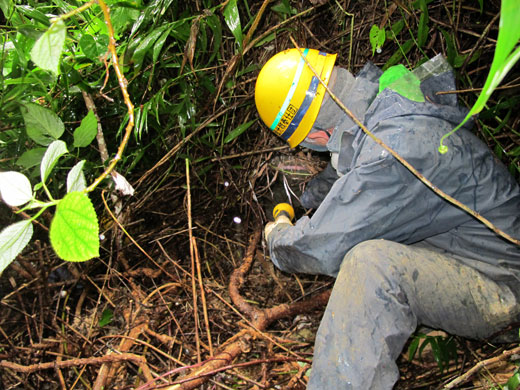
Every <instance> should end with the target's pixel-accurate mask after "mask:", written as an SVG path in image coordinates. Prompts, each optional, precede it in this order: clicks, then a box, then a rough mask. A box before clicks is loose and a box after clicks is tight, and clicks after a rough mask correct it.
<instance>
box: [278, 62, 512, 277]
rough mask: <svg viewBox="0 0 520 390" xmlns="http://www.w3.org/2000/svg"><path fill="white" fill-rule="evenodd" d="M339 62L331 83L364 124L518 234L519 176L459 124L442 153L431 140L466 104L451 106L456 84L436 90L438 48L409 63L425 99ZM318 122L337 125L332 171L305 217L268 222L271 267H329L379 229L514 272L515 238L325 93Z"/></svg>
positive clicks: (504, 273) (441, 77)
mask: <svg viewBox="0 0 520 390" xmlns="http://www.w3.org/2000/svg"><path fill="white" fill-rule="evenodd" d="M338 71H340V75H341V77H339V78H338V80H340V81H337V82H336V84H335V86H334V87H333V92H334V93H335V94H336V95H337V96H338V97H339V98H340V100H341V101H342V102H343V103H344V104H345V106H346V107H348V108H349V109H351V110H352V111H353V112H354V114H355V115H356V116H357V117H358V118H359V119H360V120H361V121H362V122H363V123H364V124H365V126H366V127H367V128H368V130H370V131H371V132H372V133H373V134H374V135H375V136H377V137H378V138H379V139H381V140H382V141H383V142H384V143H385V144H386V145H388V146H389V147H390V148H392V149H393V150H394V151H396V152H397V153H398V154H399V155H400V156H402V157H403V158H404V159H405V160H406V161H408V162H409V163H410V164H412V165H413V166H414V167H415V168H416V169H417V170H418V171H419V172H420V173H422V174H423V175H424V176H425V177H426V178H427V179H429V180H430V181H431V182H432V183H433V184H434V185H435V186H436V187H438V188H439V189H441V190H442V191H444V192H445V193H447V194H449V195H451V196H452V197H454V198H455V199H457V200H459V201H460V202H462V203H463V204H465V205H467V206H468V207H470V208H472V209H473V210H475V211H477V212H478V213H480V214H481V215H483V216H484V217H486V218H487V219H488V220H490V221H491V222H492V223H493V224H494V225H495V226H497V227H499V228H500V229H502V230H503V231H505V232H507V233H508V234H510V235H511V236H513V237H515V238H517V239H518V238H520V190H519V186H518V183H517V182H516V181H515V180H514V178H513V177H512V176H511V175H510V174H509V172H508V171H507V169H506V168H505V167H504V165H503V164H502V163H501V162H500V161H498V160H497V159H496V158H495V157H494V155H493V154H492V153H491V152H490V150H489V149H488V148H487V146H486V145H485V144H483V143H482V142H481V141H480V140H479V139H477V137H475V136H474V135H473V134H472V133H470V132H469V131H468V130H467V129H464V128H463V129H460V130H458V131H457V132H456V133H455V134H453V135H452V136H450V137H449V138H448V139H447V140H446V141H445V145H447V146H448V147H449V151H448V152H447V153H446V154H444V155H441V154H440V153H439V152H438V150H437V148H438V146H439V141H440V139H441V137H442V136H443V135H444V134H446V133H447V132H448V131H450V130H451V129H453V128H454V127H455V126H456V125H457V124H458V123H460V122H461V121H462V120H463V118H464V117H465V115H466V112H467V111H466V110H464V109H461V108H460V107H458V105H457V101H456V95H455V94H439V95H437V92H438V91H446V90H454V89H455V84H454V78H453V74H452V72H451V70H450V69H449V67H448V68H447V67H446V63H445V61H444V59H443V58H442V57H435V58H434V59H433V60H430V61H429V62H427V63H425V64H424V65H422V66H421V67H420V68H418V69H417V70H416V71H414V73H415V74H416V75H417V77H418V78H419V79H420V80H421V90H422V92H423V94H424V96H425V98H426V101H425V102H423V103H419V102H415V101H411V100H408V99H407V98H405V97H403V96H401V95H399V94H398V93H396V92H394V91H392V90H390V89H385V90H383V91H382V92H381V93H379V94H378V79H379V77H380V75H381V71H380V70H379V69H378V68H376V67H375V66H374V65H372V64H367V65H366V66H365V67H364V68H363V70H362V71H361V72H360V74H359V75H358V76H357V77H353V76H352V75H351V74H350V73H348V72H347V71H346V70H343V69H338ZM315 126H316V127H320V126H323V128H325V127H326V128H330V127H332V126H335V130H334V133H333V135H332V137H331V139H330V141H329V143H328V144H327V148H328V149H329V151H330V152H331V153H332V156H333V160H334V166H335V168H336V170H337V173H338V178H337V180H335V181H334V182H333V184H332V186H331V188H330V190H329V191H328V193H327V194H326V196H325V198H324V199H323V201H322V202H321V204H320V205H319V207H318V208H317V209H316V211H315V213H314V215H313V216H312V217H311V218H309V217H303V218H301V219H299V220H298V221H297V222H296V224H295V225H294V226H289V225H279V226H277V227H276V228H275V229H274V230H273V232H272V234H271V235H270V237H269V242H268V245H269V249H270V254H271V259H272V261H273V262H274V263H275V265H277V266H278V268H280V269H282V270H284V271H288V272H302V273H310V274H326V275H331V276H335V275H336V274H337V272H338V270H339V267H340V264H341V262H342V260H343V257H344V256H345V254H346V253H347V252H348V251H349V250H350V249H351V248H352V247H354V246H355V245H356V244H358V243H360V242H363V241H366V240H370V239H375V238H382V239H386V240H391V241H395V242H399V243H403V244H408V245H416V244H418V245H421V246H428V247H429V248H430V249H434V250H438V251H440V252H448V253H449V254H451V255H452V256H453V257H455V258H457V259H459V260H460V261H462V262H463V263H465V264H467V265H469V266H471V267H473V268H475V269H477V270H479V271H481V272H484V273H485V274H487V275H488V276H490V277H491V278H493V279H495V280H513V279H514V278H516V279H517V280H520V279H518V278H519V277H520V247H518V246H516V245H514V244H512V243H510V242H508V241H506V240H504V239H502V238H500V237H499V236H497V235H496V234H495V233H494V232H493V231H491V230H490V229H488V228H487V227H486V226H485V225H483V224H482V223H481V222H479V221H478V220H476V219H475V218H474V217H472V216H471V215H469V214H467V213H466V212H465V211H463V210H461V209H460V208H458V207H456V206H454V205H452V204H451V203H449V202H447V201H446V200H444V199H443V198H441V197H440V196H439V195H437V194H435V193H434V192H433V191H432V190H431V189H429V188H428V187H427V186H426V185H424V184H423V183H422V182H420V181H419V180H418V179H417V178H416V177H415V176H414V175H413V174H412V173H411V172H410V171H408V170H407V169H406V168H405V167H404V166H403V165H402V164H401V163H399V162H398V161H397V160H396V159H395V158H394V157H393V156H392V155H390V154H389V153H388V152H387V151H386V150H384V149H383V148H382V147H381V146H380V145H378V144H377V143H376V142H374V141H373V140H372V139H371V138H369V137H368V136H367V135H366V134H365V133H364V132H363V131H362V130H361V129H360V128H359V127H358V126H357V125H355V124H354V123H353V122H352V120H351V119H350V117H348V116H347V115H346V114H345V113H344V112H343V111H342V110H341V109H340V108H339V107H338V105H337V104H336V103H334V102H333V101H332V100H331V99H328V100H327V101H326V102H325V103H324V104H323V105H322V108H321V110H320V114H319V115H318V118H317V120H316V123H315Z"/></svg>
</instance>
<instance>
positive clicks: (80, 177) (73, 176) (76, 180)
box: [67, 160, 87, 192]
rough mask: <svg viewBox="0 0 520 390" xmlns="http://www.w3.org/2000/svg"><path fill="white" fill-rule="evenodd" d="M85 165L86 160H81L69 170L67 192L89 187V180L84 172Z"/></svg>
mask: <svg viewBox="0 0 520 390" xmlns="http://www.w3.org/2000/svg"><path fill="white" fill-rule="evenodd" d="M83 165H85V160H81V161H80V162H79V163H77V164H76V165H74V166H73V167H72V169H71V170H70V171H69V174H68V175H67V192H74V191H77V192H81V191H83V190H84V189H85V188H87V181H86V180H85V175H84V174H83Z"/></svg>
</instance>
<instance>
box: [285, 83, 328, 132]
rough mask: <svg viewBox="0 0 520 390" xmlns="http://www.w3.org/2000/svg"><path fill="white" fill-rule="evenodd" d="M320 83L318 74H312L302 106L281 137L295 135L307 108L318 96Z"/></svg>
mask: <svg viewBox="0 0 520 390" xmlns="http://www.w3.org/2000/svg"><path fill="white" fill-rule="evenodd" d="M318 85H320V80H318V78H317V77H316V76H312V80H311V83H310V84H309V88H308V89H307V92H305V98H304V99H303V102H302V104H301V106H300V108H299V109H298V112H297V113H296V115H295V116H294V118H293V120H292V121H291V123H290V124H289V126H287V130H285V131H284V133H283V134H282V135H280V137H282V139H284V140H285V141H287V140H288V139H289V138H290V137H291V135H293V133H294V132H295V130H296V129H297V128H298V126H299V125H300V122H301V121H302V119H303V117H304V116H305V114H306V113H307V110H308V109H309V107H310V105H311V104H312V102H313V100H314V97H315V96H316V91H317V90H318Z"/></svg>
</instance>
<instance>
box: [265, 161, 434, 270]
mask: <svg viewBox="0 0 520 390" xmlns="http://www.w3.org/2000/svg"><path fill="white" fill-rule="evenodd" d="M421 186H424V185H423V184H422V183H421V182H419V181H418V180H417V179H415V178H414V177H412V176H411V174H410V173H409V172H405V171H403V167H402V166H401V165H400V164H399V163H396V162H395V161H394V160H393V158H383V159H381V160H378V161H375V162H371V163H368V164H366V165H363V166H360V167H357V168H355V169H353V170H351V171H350V172H348V173H347V174H345V175H344V176H342V177H341V178H339V179H338V180H337V181H336V182H335V183H334V185H333V186H332V188H331V190H330V191H329V193H328V194H327V196H326V197H325V199H324V201H323V202H322V204H321V205H320V207H318V209H317V210H316V212H315V213H314V215H313V216H312V218H308V217H303V218H301V219H299V220H298V221H297V223H296V224H295V226H293V227H285V229H283V228H280V229H279V231H273V232H272V233H271V235H270V240H269V243H268V244H269V248H270V254H271V260H272V261H273V262H274V263H275V265H276V266H277V267H278V268H280V269H282V270H284V271H288V272H303V273H310V274H325V275H331V276H335V275H336V273H337V272H338V270H339V266H340V264H341V261H342V260H343V257H344V256H345V254H346V253H347V252H348V250H350V249H351V248H352V247H353V246H355V245H356V244H358V243H360V242H362V241H366V240H369V239H375V238H384V239H388V240H393V241H397V242H406V241H407V240H408V239H409V238H410V237H411V236H413V232H414V229H415V228H416V225H417V223H418V222H419V221H417V218H420V219H424V220H425V222H426V220H427V219H429V218H430V216H429V214H430V213H429V212H428V209H429V208H430V207H435V205H433V204H431V203H432V200H431V199H429V200H428V199H421V192H422V188H420V187H421ZM433 201H434V200H433ZM282 230H283V231H282Z"/></svg>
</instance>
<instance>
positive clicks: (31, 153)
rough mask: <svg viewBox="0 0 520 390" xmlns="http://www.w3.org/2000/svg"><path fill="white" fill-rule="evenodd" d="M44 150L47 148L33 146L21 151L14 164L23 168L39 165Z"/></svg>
mask: <svg viewBox="0 0 520 390" xmlns="http://www.w3.org/2000/svg"><path fill="white" fill-rule="evenodd" d="M46 150H47V148H34V149H31V150H26V151H25V152H23V154H22V155H21V156H20V158H18V160H16V165H19V166H21V167H24V168H32V167H35V166H37V165H40V163H41V161H42V158H43V155H44V154H45V151H46Z"/></svg>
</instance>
